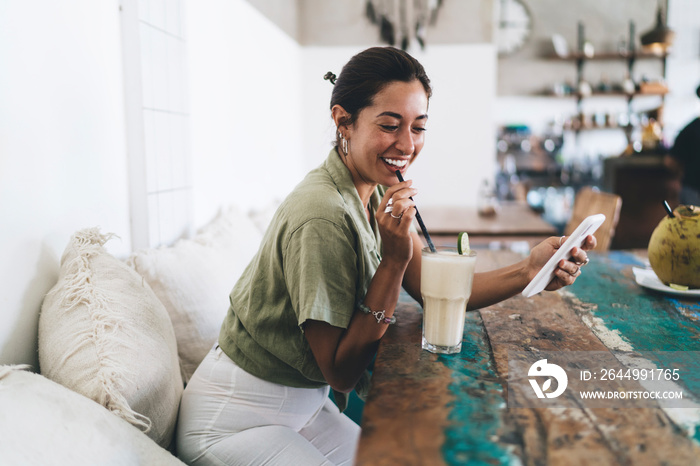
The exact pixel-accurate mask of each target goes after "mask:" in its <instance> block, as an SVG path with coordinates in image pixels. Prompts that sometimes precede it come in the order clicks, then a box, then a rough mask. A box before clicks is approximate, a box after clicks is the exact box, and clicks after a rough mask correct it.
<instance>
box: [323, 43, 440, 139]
mask: <svg viewBox="0 0 700 466" xmlns="http://www.w3.org/2000/svg"><path fill="white" fill-rule="evenodd" d="M324 78H325V79H328V80H329V81H331V83H333V84H334V86H333V94H332V95H331V105H330V108H333V106H335V105H340V106H341V107H343V108H344V109H345V111H346V112H348V113H349V114H350V118H348V119H346V120H345V121H343V122H342V123H341V124H342V125H352V124H353V123H354V122H355V120H356V119H357V116H358V115H359V113H360V111H361V110H362V109H363V108H365V107H369V106H370V105H372V101H373V99H374V96H375V95H377V93H378V92H380V91H381V90H382V89H383V88H384V87H386V86H387V85H388V84H390V83H392V82H394V81H403V82H411V81H413V80H418V81H420V83H421V84H422V85H423V89H425V93H426V95H427V96H428V99H430V96H431V95H432V93H433V91H432V88H431V87H430V79H428V75H427V74H426V73H425V69H423V65H421V64H420V63H419V62H418V60H416V59H415V58H413V57H412V56H411V55H409V54H408V53H406V52H404V51H403V50H399V49H397V48H394V47H372V48H369V49H367V50H364V51H362V52H360V53H358V54H357V55H355V56H354V57H352V58H351V59H350V61H348V62H347V63H346V64H345V66H344V67H343V69H342V71H341V72H340V76H338V77H337V79H336V78H335V75H333V73H327V74H326V76H325V77H324ZM334 81H335V82H334Z"/></svg>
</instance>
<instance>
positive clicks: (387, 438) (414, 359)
mask: <svg viewBox="0 0 700 466" xmlns="http://www.w3.org/2000/svg"><path fill="white" fill-rule="evenodd" d="M416 307H417V305H415V304H404V303H400V304H399V307H398V308H397V311H396V312H397V315H399V316H400V317H399V320H398V322H397V324H396V325H393V326H392V327H390V329H389V331H388V332H387V335H386V337H385V339H384V341H383V342H382V344H381V350H380V351H379V353H378V354H377V359H376V361H375V365H374V366H375V368H376V369H375V371H374V373H373V376H372V390H371V392H370V395H369V397H368V399H367V403H366V404H365V408H364V411H363V414H362V419H363V420H362V439H361V441H360V448H359V450H358V455H357V461H356V463H357V464H359V465H363V464H365V465H387V466H394V465H397V464H405V465H422V464H436V465H439V464H444V462H442V460H441V458H442V454H441V452H440V449H441V448H442V445H443V443H444V441H445V439H444V428H445V426H446V424H447V423H448V421H447V418H448V416H449V404H450V402H451V401H452V400H453V398H454V396H453V395H452V394H451V393H450V391H449V389H448V384H449V379H450V370H449V369H448V368H447V367H445V366H444V365H442V364H436V361H437V356H436V355H434V354H430V353H428V352H426V351H422V349H421V344H420V341H421V322H422V317H423V314H422V313H419V312H417V309H416Z"/></svg>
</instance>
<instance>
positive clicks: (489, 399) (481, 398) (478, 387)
mask: <svg viewBox="0 0 700 466" xmlns="http://www.w3.org/2000/svg"><path fill="white" fill-rule="evenodd" d="M490 354H491V348H490V345H489V343H488V337H487V335H486V331H485V329H484V324H483V322H482V321H481V316H480V315H479V313H477V312H469V313H467V317H466V322H465V327H464V337H463V340H462V351H461V353H459V354H453V355H441V356H440V357H439V362H441V363H442V364H444V365H445V366H447V367H448V368H450V369H451V370H452V371H454V375H453V377H452V383H451V385H450V387H449V388H450V390H451V391H452V393H454V395H455V400H454V402H453V403H452V405H451V406H450V416H449V420H450V425H449V427H448V428H447V429H446V430H445V437H446V439H445V444H444V445H443V457H444V459H445V462H446V463H447V464H449V465H464V464H470V465H491V466H493V465H508V464H512V463H513V461H514V459H515V456H513V455H512V454H510V453H509V452H508V450H507V449H506V448H504V446H503V445H502V444H501V443H499V442H498V435H499V429H501V428H502V426H503V421H502V413H503V409H504V408H505V400H504V398H503V393H504V391H503V386H502V385H501V383H499V379H498V376H497V375H496V370H495V367H494V366H493V361H492V360H491V356H490Z"/></svg>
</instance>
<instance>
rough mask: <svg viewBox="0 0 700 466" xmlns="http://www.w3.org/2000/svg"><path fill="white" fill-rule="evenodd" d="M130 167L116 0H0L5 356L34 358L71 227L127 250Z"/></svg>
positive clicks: (0, 327)
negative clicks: (44, 303) (97, 230)
mask: <svg viewBox="0 0 700 466" xmlns="http://www.w3.org/2000/svg"><path fill="white" fill-rule="evenodd" d="M126 170H127V163H126V156H125V141H124V108H123V84H122V67H121V48H120V36H119V10H118V3H117V1H100V2H95V1H93V0H72V1H70V2H53V1H48V0H46V1H38V2H25V1H20V0H17V1H3V2H0V218H2V227H0V258H1V259H0V364H1V363H6V362H10V361H12V362H27V363H31V364H36V354H35V352H36V349H35V346H34V344H35V342H34V339H33V338H35V336H36V324H37V310H38V308H39V306H40V304H41V300H42V298H43V296H44V294H45V293H46V292H47V291H48V289H49V288H50V287H51V286H53V284H54V283H55V281H56V274H57V268H58V261H59V258H60V255H61V253H62V252H63V249H64V247H65V245H66V244H67V242H68V239H69V237H70V235H71V234H72V233H73V232H74V231H76V230H77V229H80V228H84V227H92V226H100V227H102V229H103V231H110V232H114V233H117V234H118V235H119V236H120V237H121V239H120V240H117V239H114V240H112V241H110V242H109V243H108V244H107V247H108V249H109V250H110V251H111V252H113V253H114V254H117V255H124V254H125V253H126V252H128V251H129V250H130V247H131V245H130V238H129V211H128V193H127V178H126Z"/></svg>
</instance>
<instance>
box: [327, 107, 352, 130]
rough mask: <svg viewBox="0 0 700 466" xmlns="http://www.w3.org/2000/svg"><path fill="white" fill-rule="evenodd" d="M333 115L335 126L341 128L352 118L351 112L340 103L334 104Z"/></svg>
mask: <svg viewBox="0 0 700 466" xmlns="http://www.w3.org/2000/svg"><path fill="white" fill-rule="evenodd" d="M331 116H332V117H333V122H334V123H335V127H336V128H338V129H340V127H341V126H347V123H346V122H347V121H348V120H350V114H349V113H348V112H346V111H345V109H344V108H343V107H341V106H340V105H337V104H336V105H334V106H333V108H331Z"/></svg>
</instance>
